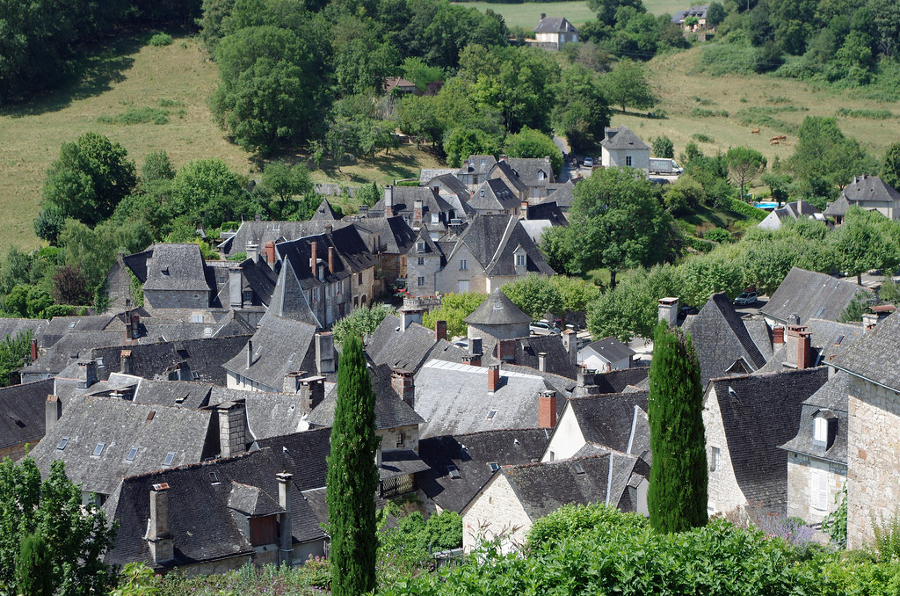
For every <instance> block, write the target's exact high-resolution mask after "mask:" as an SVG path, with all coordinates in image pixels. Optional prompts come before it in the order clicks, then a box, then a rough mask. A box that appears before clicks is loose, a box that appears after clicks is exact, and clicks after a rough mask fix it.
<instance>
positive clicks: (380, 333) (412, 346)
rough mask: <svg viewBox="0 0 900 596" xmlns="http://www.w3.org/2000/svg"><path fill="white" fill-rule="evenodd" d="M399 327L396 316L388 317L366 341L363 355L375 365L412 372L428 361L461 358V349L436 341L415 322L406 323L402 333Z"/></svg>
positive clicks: (430, 331)
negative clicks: (430, 359) (436, 358)
mask: <svg viewBox="0 0 900 596" xmlns="http://www.w3.org/2000/svg"><path fill="white" fill-rule="evenodd" d="M400 326H401V321H400V318H399V317H395V316H393V315H388V316H386V317H385V318H384V320H383V321H382V322H381V324H380V325H379V326H378V328H377V329H375V331H374V332H373V333H372V335H371V336H370V337H369V338H368V340H367V341H366V352H367V353H368V354H369V356H370V357H371V358H372V362H374V363H375V364H376V365H380V364H386V365H388V366H389V367H391V368H402V369H404V370H408V371H410V372H413V373H416V372H418V371H419V368H421V366H422V364H424V363H425V361H426V360H428V359H429V358H432V357H440V358H441V359H442V360H447V359H450V360H453V361H454V362H461V361H462V358H463V356H465V350H462V349H461V348H459V347H457V346H454V345H452V344H449V343H447V342H437V341H436V340H435V334H434V331H433V330H431V329H428V328H426V327H423V326H421V325H419V324H418V323H412V324H410V326H409V327H407V328H406V330H403V329H401V328H400ZM444 344H447V345H446V346H445V345H444ZM439 346H440V347H439ZM435 348H438V349H437V350H436V349H435ZM438 354H440V356H438Z"/></svg>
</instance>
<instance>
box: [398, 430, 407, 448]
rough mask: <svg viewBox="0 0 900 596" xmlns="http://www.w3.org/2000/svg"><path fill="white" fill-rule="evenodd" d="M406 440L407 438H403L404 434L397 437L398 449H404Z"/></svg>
mask: <svg viewBox="0 0 900 596" xmlns="http://www.w3.org/2000/svg"><path fill="white" fill-rule="evenodd" d="M404 438H405V437H404V436H403V433H399V434H398V435H397V447H403V439H404Z"/></svg>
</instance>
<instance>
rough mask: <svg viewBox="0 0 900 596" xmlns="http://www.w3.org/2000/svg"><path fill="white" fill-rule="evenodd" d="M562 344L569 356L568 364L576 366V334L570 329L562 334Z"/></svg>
mask: <svg viewBox="0 0 900 596" xmlns="http://www.w3.org/2000/svg"><path fill="white" fill-rule="evenodd" d="M562 343H563V347H564V348H565V349H566V352H567V353H568V354H569V362H571V363H572V364H578V334H577V333H575V332H574V331H572V330H571V329H566V330H565V331H563V332H562Z"/></svg>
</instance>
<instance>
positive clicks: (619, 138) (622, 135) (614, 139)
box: [600, 126, 650, 151]
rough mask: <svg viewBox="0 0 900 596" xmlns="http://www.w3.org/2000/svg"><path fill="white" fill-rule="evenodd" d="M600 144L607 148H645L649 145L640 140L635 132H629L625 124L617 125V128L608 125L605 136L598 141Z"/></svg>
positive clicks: (648, 148) (648, 147)
mask: <svg viewBox="0 0 900 596" xmlns="http://www.w3.org/2000/svg"><path fill="white" fill-rule="evenodd" d="M600 144H601V145H603V146H604V147H606V148H607V149H647V150H648V151H649V150H650V146H649V145H647V143H645V142H644V141H642V140H641V139H640V138H639V137H638V136H637V135H636V134H634V133H633V132H631V129H630V128H628V127H627V126H619V127H617V128H611V127H608V128H607V129H606V138H605V139H603V140H602V141H600Z"/></svg>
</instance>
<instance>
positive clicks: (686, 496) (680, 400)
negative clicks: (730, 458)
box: [647, 321, 708, 534]
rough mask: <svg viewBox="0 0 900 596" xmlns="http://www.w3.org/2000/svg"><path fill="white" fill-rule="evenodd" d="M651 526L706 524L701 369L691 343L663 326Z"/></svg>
mask: <svg viewBox="0 0 900 596" xmlns="http://www.w3.org/2000/svg"><path fill="white" fill-rule="evenodd" d="M648 404H649V405H648V409H647V415H648V417H649V419H650V449H651V451H652V452H653V466H652V467H651V468H650V488H649V490H648V492H647V507H648V509H649V510H650V526H651V527H652V528H653V529H654V530H656V531H657V532H661V533H665V534H671V533H675V532H683V531H685V530H688V529H690V528H696V527H699V526H704V525H706V522H707V514H706V504H707V501H708V497H707V492H706V490H707V482H708V477H707V471H706V439H705V435H704V428H703V389H702V388H701V386H700V364H699V362H698V361H697V353H696V352H695V351H694V347H693V345H692V344H691V338H690V337H685V335H684V334H683V333H682V332H681V329H678V328H675V329H672V330H670V329H669V328H668V325H667V323H666V322H665V321H660V323H659V324H658V325H657V327H656V331H655V333H654V337H653V361H652V362H651V364H650V397H649V402H648Z"/></svg>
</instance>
